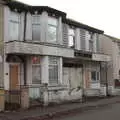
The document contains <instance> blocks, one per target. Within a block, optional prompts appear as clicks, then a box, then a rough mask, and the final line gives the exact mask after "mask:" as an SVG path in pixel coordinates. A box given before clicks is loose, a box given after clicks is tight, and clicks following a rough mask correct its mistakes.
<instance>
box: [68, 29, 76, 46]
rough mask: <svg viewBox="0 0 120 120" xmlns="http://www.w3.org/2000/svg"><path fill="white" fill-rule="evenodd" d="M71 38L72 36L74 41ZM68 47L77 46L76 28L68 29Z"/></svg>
mask: <svg viewBox="0 0 120 120" xmlns="http://www.w3.org/2000/svg"><path fill="white" fill-rule="evenodd" d="M70 38H72V41H71V39H70ZM68 47H70V48H74V47H75V30H74V29H73V28H69V29H68Z"/></svg>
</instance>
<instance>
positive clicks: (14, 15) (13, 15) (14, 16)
mask: <svg viewBox="0 0 120 120" xmlns="http://www.w3.org/2000/svg"><path fill="white" fill-rule="evenodd" d="M10 20H11V21H14V22H20V15H19V14H18V13H15V12H11V14H10Z"/></svg>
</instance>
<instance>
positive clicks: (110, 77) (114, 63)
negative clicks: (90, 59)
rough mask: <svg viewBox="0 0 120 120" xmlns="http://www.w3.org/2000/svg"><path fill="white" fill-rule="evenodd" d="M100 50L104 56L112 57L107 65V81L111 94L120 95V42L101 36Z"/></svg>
mask: <svg viewBox="0 0 120 120" xmlns="http://www.w3.org/2000/svg"><path fill="white" fill-rule="evenodd" d="M100 46H101V47H100V49H101V52H102V53H104V54H108V55H109V56H111V61H109V62H108V63H107V66H106V67H107V69H106V72H107V81H108V89H111V90H109V92H110V94H113V95H119V94H120V40H119V39H118V38H115V37H112V36H109V35H105V34H103V35H100ZM104 73H105V72H104ZM103 76H104V77H103V79H102V80H103V81H101V82H102V83H105V81H106V80H105V79H106V77H105V76H106V75H103Z"/></svg>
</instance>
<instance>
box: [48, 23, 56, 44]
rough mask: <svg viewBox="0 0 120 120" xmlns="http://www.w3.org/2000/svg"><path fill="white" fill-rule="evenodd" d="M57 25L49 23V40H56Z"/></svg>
mask: <svg viewBox="0 0 120 120" xmlns="http://www.w3.org/2000/svg"><path fill="white" fill-rule="evenodd" d="M56 30H57V29H56V27H55V26H52V25H48V40H49V41H50V42H55V41H56Z"/></svg>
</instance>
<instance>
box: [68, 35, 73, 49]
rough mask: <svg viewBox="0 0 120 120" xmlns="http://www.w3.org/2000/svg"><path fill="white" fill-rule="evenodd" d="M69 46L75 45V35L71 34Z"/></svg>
mask: <svg viewBox="0 0 120 120" xmlns="http://www.w3.org/2000/svg"><path fill="white" fill-rule="evenodd" d="M68 46H69V47H73V46H74V38H73V36H69V42H68Z"/></svg>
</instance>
